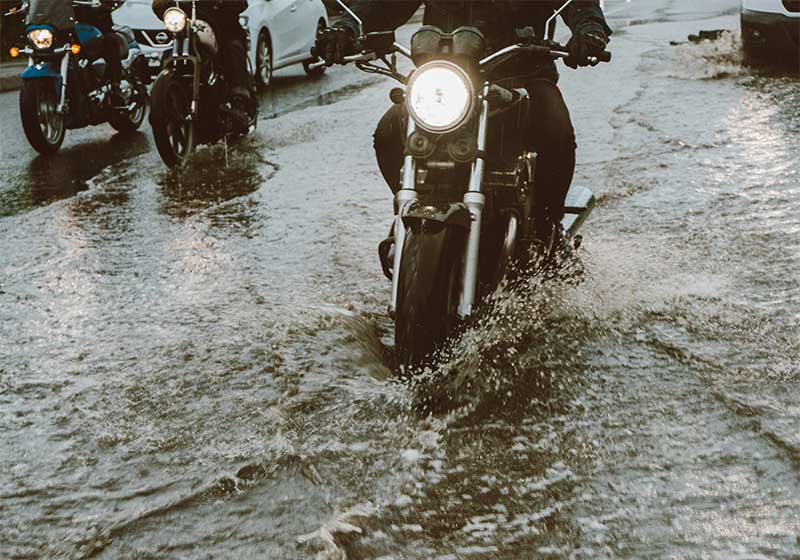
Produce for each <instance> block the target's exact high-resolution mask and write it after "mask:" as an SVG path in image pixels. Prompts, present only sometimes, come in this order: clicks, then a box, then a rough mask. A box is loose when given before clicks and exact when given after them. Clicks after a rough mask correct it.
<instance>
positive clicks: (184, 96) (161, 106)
mask: <svg viewBox="0 0 800 560" xmlns="http://www.w3.org/2000/svg"><path fill="white" fill-rule="evenodd" d="M190 113H191V94H190V93H189V91H188V88H187V87H185V85H184V84H183V82H182V81H181V80H180V78H179V77H177V76H176V75H175V74H173V73H172V72H166V73H163V74H161V75H160V76H159V77H158V79H157V80H156V83H155V84H153V91H152V93H151V95H150V126H151V127H152V128H153V138H154V139H155V141H156V148H158V153H159V154H160V155H161V159H163V160H164V163H166V164H167V165H168V166H170V167H174V166H176V165H181V164H183V163H184V162H185V161H186V159H187V158H188V157H189V156H190V155H191V153H192V151H193V150H194V142H195V123H194V120H192V119H191V118H189V117H190Z"/></svg>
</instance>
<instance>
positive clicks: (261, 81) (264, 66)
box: [256, 29, 272, 88]
mask: <svg viewBox="0 0 800 560" xmlns="http://www.w3.org/2000/svg"><path fill="white" fill-rule="evenodd" d="M270 83H272V41H271V40H270V38H269V33H268V32H267V30H266V29H264V30H262V31H261V33H259V34H258V41H257V42H256V84H257V85H258V86H260V87H262V88H268V87H269V86H270Z"/></svg>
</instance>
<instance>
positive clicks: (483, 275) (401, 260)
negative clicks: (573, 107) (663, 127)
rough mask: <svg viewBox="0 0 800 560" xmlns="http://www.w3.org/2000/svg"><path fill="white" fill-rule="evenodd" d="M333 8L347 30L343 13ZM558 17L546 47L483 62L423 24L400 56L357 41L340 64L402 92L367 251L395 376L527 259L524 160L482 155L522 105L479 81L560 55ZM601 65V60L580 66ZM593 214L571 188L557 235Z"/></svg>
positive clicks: (527, 170) (515, 92)
mask: <svg viewBox="0 0 800 560" xmlns="http://www.w3.org/2000/svg"><path fill="white" fill-rule="evenodd" d="M569 3H570V2H567V3H566V4H565V5H564V6H563V7H562V9H563V8H564V7H566V5H568V4H569ZM342 8H343V9H344V10H345V11H347V12H349V13H350V14H351V15H352V16H353V17H354V18H355V19H356V21H358V18H357V17H356V16H355V14H353V13H352V12H350V10H349V9H348V8H347V6H345V5H344V4H342ZM559 11H560V10H559ZM558 13H559V12H556V14H554V16H553V18H551V20H550V21H548V22H547V24H546V29H547V30H548V33H547V35H548V37H549V38H547V39H536V38H535V35H534V34H530V37H529V38H528V39H527V40H524V41H521V42H520V43H519V44H516V45H513V46H509V47H506V48H504V49H502V50H499V51H497V52H495V53H492V54H489V55H488V56H487V45H486V41H485V39H484V37H483V35H482V34H481V33H480V31H479V30H477V29H475V28H472V27H461V28H458V29H456V30H455V31H454V32H453V33H444V32H443V31H441V30H440V29H438V28H435V27H432V26H423V27H422V28H420V30H418V31H417V32H416V33H415V34H414V36H413V37H412V39H411V49H410V50H408V49H406V48H405V47H403V46H402V45H399V44H397V43H396V42H395V37H394V32H379V33H368V34H366V35H365V34H364V33H363V32H362V33H361V37H360V44H361V45H362V46H363V50H362V52H361V53H360V54H356V55H353V56H349V57H345V61H346V62H354V63H355V64H356V66H357V67H358V68H360V69H361V70H363V71H365V72H370V73H377V74H383V75H385V76H389V77H391V78H393V79H395V80H397V81H399V82H401V83H402V84H405V86H406V87H405V91H404V90H403V89H401V88H397V89H395V90H393V91H392V94H391V96H390V97H391V99H392V101H393V102H395V103H398V104H405V109H406V111H407V114H408V115H409V116H410V118H409V119H408V125H407V139H406V142H405V147H406V155H405V162H404V165H403V169H402V175H401V177H402V185H401V186H400V189H399V190H398V191H397V193H396V195H395V207H396V210H397V215H396V218H395V222H394V226H393V235H392V236H391V237H390V238H389V239H388V240H387V241H385V242H384V243H382V244H381V245H380V247H379V255H380V259H381V264H382V266H383V269H384V273H385V274H386V276H387V277H389V278H390V279H391V281H392V293H391V300H390V304H389V314H390V316H391V317H392V318H393V319H395V352H396V357H397V361H398V363H399V365H400V367H401V368H402V369H408V368H410V367H411V368H414V367H420V366H423V365H426V364H428V363H430V361H431V360H432V359H434V358H435V355H436V352H437V351H438V350H439V349H440V348H442V346H443V343H444V342H445V341H446V340H447V339H448V338H449V337H450V336H451V335H452V334H453V333H454V332H455V331H456V329H457V327H458V326H459V325H460V324H462V323H463V322H464V320H465V319H467V318H468V317H470V316H471V315H473V312H474V309H475V308H476V306H477V305H478V304H479V303H480V302H481V301H482V300H483V299H484V298H485V297H486V296H487V295H489V294H491V293H492V292H494V291H495V289H496V288H497V286H498V284H499V282H500V281H501V280H502V279H503V278H504V277H506V276H507V275H508V274H509V272H510V271H511V270H512V269H513V268H514V267H515V265H516V264H517V263H519V262H521V261H525V260H526V259H527V258H529V256H530V248H531V243H532V242H533V240H534V231H535V227H534V225H535V224H534V217H535V216H536V215H537V212H536V209H537V206H536V200H537V196H536V185H535V184H534V180H533V179H534V171H535V167H536V154H535V153H531V152H527V151H524V149H521V151H520V152H519V153H518V155H517V157H516V163H515V164H514V165H512V166H509V165H508V164H506V163H504V161H506V160H504V159H503V158H498V157H493V155H494V154H496V153H497V149H498V147H497V146H490V145H488V139H489V134H488V131H489V128H490V126H491V124H492V123H494V122H497V120H496V119H502V117H503V115H504V114H511V115H513V114H525V111H526V108H527V106H528V104H529V103H530V99H529V96H528V93H527V91H526V90H524V89H514V88H509V87H505V86H504V85H502V80H501V81H498V82H495V83H493V82H492V80H491V78H490V76H491V73H492V70H494V69H496V68H498V67H499V65H501V64H504V63H507V62H509V61H510V60H511V59H513V58H514V57H517V56H519V55H523V54H524V55H527V56H531V55H533V56H538V57H541V58H542V59H543V60H552V59H558V58H566V57H567V56H569V54H568V53H567V52H566V48H565V47H563V46H561V45H558V44H556V43H555V42H554V41H553V36H554V32H555V17H556V15H558ZM398 53H399V54H401V55H403V56H405V57H407V58H409V59H410V60H411V61H412V62H413V63H414V65H415V67H416V68H415V69H414V70H413V71H412V72H411V73H410V74H409V75H408V76H405V75H403V74H402V73H400V72H399V71H398V69H397V58H396V55H397V54H398ZM610 60H611V54H610V53H607V52H606V53H604V54H603V56H602V57H600V59H591V61H590V62H591V63H592V64H593V65H596V64H598V63H599V62H602V61H606V62H607V61H610ZM378 63H381V64H378ZM318 64H324V62H321V63H318ZM490 115H491V120H490ZM512 122H513V121H512ZM512 128H513V127H512ZM593 204H594V196H593V194H592V193H591V191H589V190H588V189H586V188H582V187H576V186H573V187H572V188H571V189H570V191H569V193H568V195H567V199H566V204H565V209H564V210H565V217H564V220H563V221H562V224H561V225H562V227H563V231H562V232H561V233H562V235H561V236H559V237H563V238H565V239H567V240H568V239H570V238H572V237H573V236H574V234H575V232H576V231H577V230H578V228H579V227H580V225H581V223H582V222H583V220H584V219H585V218H586V216H587V215H588V213H589V211H590V210H591V208H592V206H593Z"/></svg>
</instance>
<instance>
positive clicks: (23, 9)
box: [3, 2, 30, 16]
mask: <svg viewBox="0 0 800 560" xmlns="http://www.w3.org/2000/svg"><path fill="white" fill-rule="evenodd" d="M29 6H30V5H29V4H28V3H27V2H23V3H22V5H21V6H20V7H19V8H11V9H10V10H9V11H7V12H6V13H5V14H3V15H4V16H13V15H16V14H22V13H25V12H26V11H28V7H29Z"/></svg>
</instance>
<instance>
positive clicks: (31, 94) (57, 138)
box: [19, 80, 66, 154]
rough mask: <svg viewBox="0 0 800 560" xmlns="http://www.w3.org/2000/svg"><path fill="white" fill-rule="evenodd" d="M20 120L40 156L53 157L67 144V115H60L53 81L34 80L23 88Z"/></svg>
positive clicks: (20, 95)
mask: <svg viewBox="0 0 800 560" xmlns="http://www.w3.org/2000/svg"><path fill="white" fill-rule="evenodd" d="M19 106H20V117H21V118H22V128H23V130H24V131H25V136H26V138H27V139H28V142H30V144H31V146H33V148H34V149H35V150H36V151H37V152H39V153H41V154H54V153H56V152H57V151H58V150H59V148H61V144H62V143H63V142H64V134H65V132H66V128H65V126H64V115H63V114H60V113H59V112H58V95H57V94H56V89H55V87H54V85H53V83H52V81H50V80H31V81H26V82H24V83H23V84H22V89H21V90H20V94H19Z"/></svg>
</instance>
